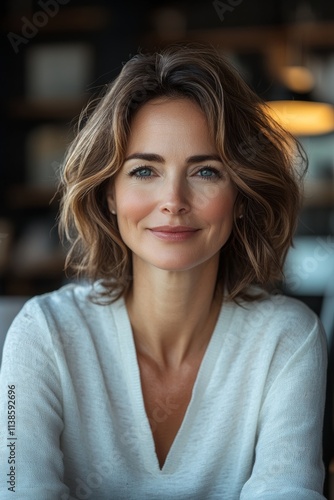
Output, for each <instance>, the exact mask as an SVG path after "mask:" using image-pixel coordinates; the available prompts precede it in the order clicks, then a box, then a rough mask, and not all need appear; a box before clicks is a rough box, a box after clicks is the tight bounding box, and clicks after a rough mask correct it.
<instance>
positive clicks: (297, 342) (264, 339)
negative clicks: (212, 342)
mask: <svg viewBox="0 0 334 500" xmlns="http://www.w3.org/2000/svg"><path fill="white" fill-rule="evenodd" d="M234 307H235V319H236V321H237V322H238V323H239V327H240V330H242V331H243V333H242V336H244V338H245V339H247V338H251V339H252V342H253V343H256V344H258V345H259V344H261V345H262V346H263V348H265V347H264V346H266V347H267V348H269V346H271V348H272V349H276V348H277V346H279V348H280V349H283V350H286V349H287V350H288V351H290V352H294V351H295V350H296V349H298V348H299V347H301V346H302V345H303V344H307V343H311V344H316V345H317V346H318V347H319V348H320V349H321V350H322V351H326V350H327V346H326V336H325V333H324V330H323V327H322V325H321V322H320V320H319V318H318V316H317V315H316V314H315V313H314V312H313V311H312V310H311V309H310V308H309V307H308V306H307V305H306V304H304V303H303V302H301V301H300V300H297V299H295V298H292V297H288V296H285V295H282V294H275V295H269V294H267V295H266V296H264V297H263V298H261V299H256V300H254V301H251V302H243V303H240V304H239V305H235V306H234Z"/></svg>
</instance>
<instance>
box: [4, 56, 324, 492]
mask: <svg viewBox="0 0 334 500" xmlns="http://www.w3.org/2000/svg"><path fill="white" fill-rule="evenodd" d="M85 119H86V117H85ZM297 152H298V147H297V145H296V143H295V142H294V141H293V139H292V138H291V137H290V136H288V135H287V134H286V133H285V132H284V131H283V130H281V129H280V128H279V126H278V125H277V124H276V123H274V122H272V121H271V120H270V119H269V117H268V114H267V113H266V112H265V108H264V105H263V104H262V103H261V101H260V100H259V98H258V97H256V96H255V95H254V93H253V92H252V91H251V90H250V89H249V88H248V87H247V85H246V84H245V83H244V82H243V81H242V80H241V78H240V77H239V75H238V74H237V73H236V72H235V70H234V69H232V68H231V67H230V66H229V64H228V63H227V62H226V61H225V60H223V59H222V58H221V57H220V56H219V55H218V53H216V52H215V51H214V50H212V49H205V48H198V47H197V49H196V50H194V48H193V47H177V46H176V47H171V48H168V49H166V50H164V51H162V52H161V53H158V54H153V55H138V56H136V57H134V58H132V59H131V60H130V61H129V62H128V63H127V64H125V66H124V67H123V70H122V72H121V74H120V75H119V77H118V78H117V79H116V80H115V81H114V82H113V83H112V84H111V85H110V87H109V88H108V89H107V91H106V93H105V95H104V96H103V97H102V98H101V99H100V100H99V103H98V104H97V106H96V107H95V110H94V111H93V112H92V114H91V115H90V116H89V117H88V119H86V123H85V124H84V126H83V127H82V129H81V131H80V132H79V133H78V135H77V138H76V139H75V141H74V143H73V144H72V146H71V148H70V150H69V152H68V155H67V158H66V162H65V167H64V174H63V187H64V195H63V200H62V207H61V220H60V222H61V227H62V230H63V231H64V232H65V233H66V235H67V238H68V239H69V241H70V242H71V248H70V252H69V256H68V262H67V263H68V265H72V266H74V267H75V268H76V269H77V271H78V272H80V273H81V274H84V275H85V276H86V277H87V278H88V279H89V282H88V284H84V285H78V284H70V285H67V286H65V287H64V288H62V289H60V290H59V291H56V292H53V293H51V294H47V295H44V296H42V297H37V298H34V299H32V300H31V301H30V302H28V304H27V305H26V306H25V308H24V309H23V311H22V312H21V313H20V315H19V316H18V317H17V318H16V320H15V321H14V323H13V325H12V327H11V329H10V332H9V334H8V338H7V341H6V347H5V354H4V360H3V368H2V375H1V390H2V395H1V401H5V405H4V404H2V410H1V411H2V413H1V422H2V425H1V433H2V434H1V439H2V441H1V447H2V448H1V463H2V464H5V467H4V468H3V467H2V468H1V471H2V472H1V487H2V489H1V495H2V496H1V498H12V496H11V495H12V492H11V491H8V490H9V488H8V486H9V487H10V486H11V483H8V484H7V477H6V474H8V473H11V474H12V477H14V483H15V488H16V490H15V491H16V492H17V494H18V495H19V498H24V499H34V500H36V499H41V500H42V499H43V500H44V499H62V500H65V499H71V500H72V499H86V498H91V499H94V500H99V499H101V500H102V499H103V500H105V499H111V498H112V499H117V500H122V499H135V500H138V499H143V500H144V499H145V500H147V499H157V498H159V499H172V498H173V499H175V498H178V499H189V500H190V499H191V500H194V499H198V500H202V499H210V500H211V499H224V500H226V499H233V500H234V499H245V500H251V499H253V498H254V499H255V498H256V499H273V500H279V499H280V498H282V499H283V498H284V499H293V500H298V499H300V500H305V499H320V498H324V497H323V496H322V494H321V491H322V483H323V466H322V459H321V431H322V417H323V406H324V388H325V370H326V348H325V341H324V337H323V334H322V331H321V327H320V325H319V322H318V320H317V318H316V316H315V315H314V314H313V313H312V312H311V311H310V310H309V309H307V308H306V306H304V305H302V304H301V303H299V302H298V301H295V300H293V299H289V298H285V297H282V296H280V295H275V294H273V293H271V294H270V293H269V290H270V289H271V290H273V285H274V283H275V282H276V281H277V280H278V279H279V278H280V277H281V275H282V266H283V262H284V257H285V255H286V252H287V250H288V248H289V246H290V244H291V239H292V235H293V231H294V227H295V222H296V217H297V213H298V209H299V205H300V192H299V180H298V179H299V175H298V168H297V167H298V165H297V161H296V159H297V158H298V154H297ZM299 170H300V169H299ZM9 388H11V389H9ZM7 391H12V392H10V394H11V395H12V394H14V395H15V401H16V407H15V411H16V423H15V436H14V437H16V438H17V441H16V440H15V441H14V440H9V439H8V438H10V437H11V436H12V435H10V436H9V435H8V428H7V420H8V419H7V406H6V405H7V401H11V399H8V398H9V396H8V397H7ZM13 391H14V392H13ZM8 442H10V443H11V444H12V447H13V448H15V450H14V451H15V453H16V456H15V460H16V461H15V464H13V466H14V469H13V470H12V471H11V469H10V464H9V463H7V458H8V456H9V451H8V450H9V448H8ZM9 477H11V476H9Z"/></svg>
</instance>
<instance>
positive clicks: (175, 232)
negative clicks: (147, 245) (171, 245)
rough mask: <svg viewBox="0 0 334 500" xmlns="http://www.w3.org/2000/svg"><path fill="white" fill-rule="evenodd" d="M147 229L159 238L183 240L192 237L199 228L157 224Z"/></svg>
mask: <svg viewBox="0 0 334 500" xmlns="http://www.w3.org/2000/svg"><path fill="white" fill-rule="evenodd" d="M149 231H150V232H151V234H153V235H154V236H155V237H157V238H159V239H161V240H167V241H184V240H187V239H189V238H192V237H193V236H194V235H195V234H196V233H197V232H198V231H199V229H197V228H194V227H189V226H159V227H153V228H151V229H149Z"/></svg>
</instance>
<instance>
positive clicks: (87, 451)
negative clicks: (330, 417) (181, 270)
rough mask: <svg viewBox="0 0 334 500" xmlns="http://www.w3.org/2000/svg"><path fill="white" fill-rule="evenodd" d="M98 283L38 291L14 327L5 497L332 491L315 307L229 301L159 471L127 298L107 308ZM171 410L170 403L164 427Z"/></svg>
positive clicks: (158, 499)
mask: <svg viewBox="0 0 334 500" xmlns="http://www.w3.org/2000/svg"><path fill="white" fill-rule="evenodd" d="M89 290H90V288H89V287H88V286H79V285H68V286H66V287H64V288H62V289H60V290H59V291H56V292H53V293H51V294H46V295H44V296H41V297H37V298H34V299H32V300H31V301H29V302H28V303H27V304H26V306H25V307H24V309H23V310H22V312H21V313H20V314H19V316H18V317H17V318H16V320H14V323H13V325H12V327H11V329H10V331H9V333H8V336H7V339H6V343H5V348H4V356H3V363H2V369H1V377H0V391H1V392H0V401H1V405H0V406H1V407H0V498H1V499H2V500H6V499H15V500H84V499H90V500H186V499H187V500H207V499H208V500H213V499H217V500H218V499H220V500H221V499H223V500H236V499H242V500H253V499H257V500H260V499H261V500H267V499H268V500H269V499H270V500H280V499H289V500H307V499H309V500H311V499H312V500H313V499H314V500H315V499H322V498H324V497H323V496H322V494H321V491H322V483H323V465H322V460H321V431H322V418H323V406H324V390H325V372H326V362H327V353H326V345H325V337H324V335H323V332H322V330H321V328H320V326H319V322H318V320H317V318H316V316H315V315H314V314H313V313H312V312H311V311H310V310H309V309H308V308H307V307H306V306H304V305H303V304H302V303H300V302H298V301H295V300H293V299H290V298H286V297H282V296H276V297H271V298H268V299H266V300H262V301H256V302H254V303H252V304H249V305H247V304H246V305H245V307H241V306H237V305H236V304H234V303H226V304H224V305H223V307H222V310H221V313H220V316H219V319H218V322H217V325H216V328H215V330H214V333H213V335H212V338H211V340H210V343H209V345H208V348H207V350H206V353H205V356H204V358H203V361H202V364H201V367H200V370H199V373H198V376H197V379H196V382H195V386H194V389H193V393H192V398H191V401H190V404H189V407H188V409H187V412H186V415H185V417H184V421H183V423H182V426H181V428H180V430H179V432H178V434H177V436H176V438H175V441H174V443H173V445H172V447H171V449H170V452H169V454H168V456H167V459H166V462H165V464H164V466H163V468H162V469H160V468H159V463H158V460H157V456H156V454H155V449H154V440H153V436H152V431H151V428H150V424H149V421H148V418H147V416H146V413H145V407H144V403H143V396H142V391H141V384H140V373H139V368H138V363H137V359H136V353H135V347H134V342H133V337H132V330H131V326H130V322H129V318H128V315H127V310H126V307H125V304H124V301H123V300H122V299H121V300H119V301H118V302H116V303H115V304H113V305H102V306H101V305H97V304H94V303H92V302H91V301H90V300H89V299H88V292H89ZM9 386H10V388H9ZM13 396H14V397H15V399H14V398H13ZM13 401H14V402H15V404H14V402H13ZM13 407H14V408H15V410H14V411H15V426H14V424H13V421H14V419H13V416H14V413H8V412H13ZM172 411H173V404H172V402H171V401H170V400H168V399H167V400H166V401H163V400H157V408H156V411H155V412H154V415H155V416H154V419H153V420H155V421H154V422H151V423H152V424H153V430H154V424H156V425H158V423H159V420H160V421H161V420H165V419H167V418H168V415H169V414H170V413H171V412H172ZM8 415H10V416H8ZM8 422H9V423H8ZM9 424H10V425H9ZM10 432H11V433H12V434H10ZM13 460H14V461H13ZM7 481H9V482H7ZM9 488H11V489H9ZM13 490H15V493H13Z"/></svg>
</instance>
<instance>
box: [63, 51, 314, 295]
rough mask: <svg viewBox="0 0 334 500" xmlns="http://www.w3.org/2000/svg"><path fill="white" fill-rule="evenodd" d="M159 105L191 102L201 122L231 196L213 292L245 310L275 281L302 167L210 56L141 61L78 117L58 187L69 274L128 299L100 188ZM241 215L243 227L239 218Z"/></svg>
mask: <svg viewBox="0 0 334 500" xmlns="http://www.w3.org/2000/svg"><path fill="white" fill-rule="evenodd" d="M158 97H166V98H170V99H173V98H180V97H181V98H186V99H191V100H192V101H193V102H195V103H197V105H198V106H199V107H200V108H201V109H202V110H203V112H204V113H205V115H206V118H207V122H208V126H209V129H210V132H211V134H212V137H213V138H214V141H215V144H216V148H217V151H218V152H219V154H220V156H221V159H222V161H223V162H224V164H225V165H226V168H227V171H228V173H229V175H230V178H231V181H232V183H233V184H234V185H235V187H236V188H237V192H238V194H237V198H236V202H235V211H234V213H235V220H234V226H233V230H232V234H231V236H230V238H229V240H228V242H227V243H226V244H225V245H224V247H223V248H222V249H221V256H220V266H219V272H218V276H217V283H218V284H221V285H223V286H224V287H225V288H226V290H227V291H228V298H229V299H230V300H238V299H246V300H251V299H252V298H253V297H254V296H253V295H252V294H251V293H250V286H251V285H259V286H260V287H261V288H262V289H266V288H268V287H272V286H273V285H274V284H275V283H277V281H278V280H280V279H281V278H282V273H283V264H284V259H285V256H286V253H287V251H288V249H289V247H290V245H291V243H292V237H293V233H294V230H295V225H296V221H297V217H298V212H299V209H300V203H301V191H300V185H301V183H300V180H301V178H302V176H303V173H304V171H305V168H306V159H305V157H304V154H303V151H302V149H301V148H300V145H299V144H298V142H297V141H296V140H295V139H294V138H293V137H292V136H291V135H290V134H288V133H287V132H286V131H284V130H283V129H282V128H281V127H280V126H279V125H278V124H277V123H276V122H275V121H274V120H273V119H272V118H270V116H269V114H268V113H267V108H266V105H265V103H264V102H263V101H262V100H261V99H260V98H259V97H258V96H257V95H256V94H255V93H254V92H253V91H252V90H251V89H250V88H249V87H248V85H247V84H246V83H245V82H244V81H243V79H242V78H241V77H240V75H239V74H238V72H237V71H236V70H235V69H234V68H233V67H232V66H231V65H230V63H229V62H228V61H227V60H226V59H225V58H224V57H222V56H221V55H220V54H219V52H218V51H217V50H216V49H214V48H212V47H203V46H199V45H195V46H194V45H182V46H180V45H173V46H170V47H168V48H165V49H162V50H161V51H159V52H157V53H153V54H145V53H139V54H138V55H136V56H134V57H132V58H131V59H130V60H129V61H128V62H127V63H126V64H125V65H124V66H123V68H122V70H121V72H120V74H119V76H118V77H117V78H116V79H115V80H114V81H113V82H112V83H111V84H110V85H109V86H107V88H106V90H105V91H104V93H103V95H101V96H100V97H98V98H97V99H96V100H95V101H94V102H93V104H90V105H89V106H88V108H87V109H86V110H85V111H84V112H83V113H82V115H81V118H80V121H79V132H78V134H77V136H76V138H75V140H74V141H73V143H72V145H71V146H70V148H69V150H68V153H67V156H66V158H65V164H64V169H63V174H62V181H61V188H62V193H63V194H62V201H61V209H60V231H61V234H62V235H63V236H65V237H66V238H67V240H68V242H69V245H70V248H69V252H68V255H67V260H66V268H69V267H71V268H72V269H74V270H75V271H76V272H77V273H78V274H79V275H84V276H85V277H86V278H88V279H90V280H92V281H93V282H96V281H100V282H101V283H102V285H103V289H104V295H106V296H107V297H109V298H110V301H113V300H116V299H117V298H119V297H120V296H122V295H124V294H126V292H127V291H128V290H129V289H130V287H131V284H132V261H131V252H130V250H129V249H128V248H127V246H126V245H125V244H124V242H123V241H122V238H121V236H120V233H119V230H118V227H117V218H116V216H115V215H112V214H111V213H110V211H109V209H108V206H107V187H108V186H109V185H110V182H112V181H113V179H114V177H115V176H116V175H117V172H118V171H119V170H120V168H121V166H122V164H123V162H124V158H125V152H126V147H127V140H128V137H129V132H130V127H131V120H132V118H133V116H134V114H135V113H136V111H137V110H138V109H139V108H140V107H141V106H143V105H144V104H145V103H147V102H148V101H150V100H152V99H155V98H158ZM240 211H241V212H242V214H243V217H242V218H238V216H237V215H236V214H238V213H240ZM100 294H102V292H100Z"/></svg>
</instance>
